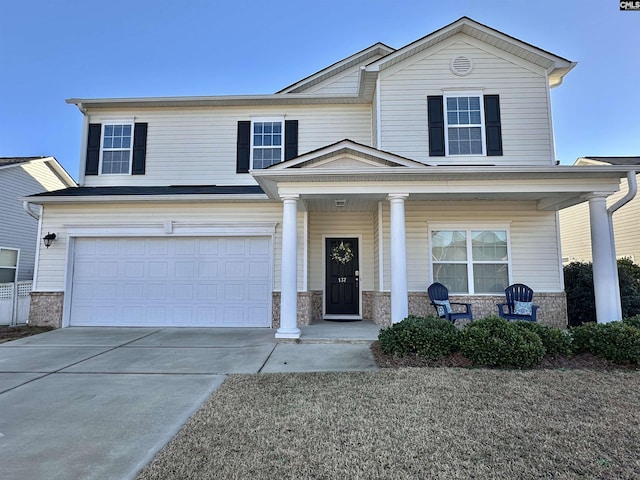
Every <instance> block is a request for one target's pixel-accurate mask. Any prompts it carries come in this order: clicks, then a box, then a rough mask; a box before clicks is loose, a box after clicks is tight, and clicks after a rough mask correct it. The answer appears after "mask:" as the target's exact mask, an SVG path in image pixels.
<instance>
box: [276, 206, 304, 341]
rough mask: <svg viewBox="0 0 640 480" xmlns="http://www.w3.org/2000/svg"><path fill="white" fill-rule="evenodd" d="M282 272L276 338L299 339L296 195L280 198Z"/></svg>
mask: <svg viewBox="0 0 640 480" xmlns="http://www.w3.org/2000/svg"><path fill="white" fill-rule="evenodd" d="M282 201H283V203H284V205H283V208H282V271H281V273H280V285H281V287H280V328H278V331H277V332H276V338H300V329H299V328H298V325H297V323H298V322H297V317H298V278H297V258H298V255H297V251H298V225H297V216H298V195H287V196H284V197H282Z"/></svg>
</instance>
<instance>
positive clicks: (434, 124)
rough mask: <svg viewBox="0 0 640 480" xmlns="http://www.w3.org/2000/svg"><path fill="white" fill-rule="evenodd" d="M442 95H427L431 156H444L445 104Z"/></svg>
mask: <svg viewBox="0 0 640 480" xmlns="http://www.w3.org/2000/svg"><path fill="white" fill-rule="evenodd" d="M442 100H443V98H442V96H441V95H429V96H428V97H427V115H428V121H429V156H430V157H444V155H445V149H444V106H443V104H442Z"/></svg>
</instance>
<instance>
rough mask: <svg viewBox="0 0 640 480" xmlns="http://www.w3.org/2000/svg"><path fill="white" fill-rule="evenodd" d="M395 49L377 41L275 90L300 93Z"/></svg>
mask: <svg viewBox="0 0 640 480" xmlns="http://www.w3.org/2000/svg"><path fill="white" fill-rule="evenodd" d="M394 51H395V49H393V48H391V47H389V46H388V45H385V44H384V43H381V42H378V43H375V44H373V45H371V46H370V47H367V48H365V49H364V50H360V51H359V52H357V53H354V54H353V55H351V56H349V57H347V58H344V59H342V60H339V61H337V62H336V63H334V64H332V65H329V66H328V67H326V68H323V69H322V70H320V71H319V72H316V73H313V74H311V75H309V76H308V77H305V78H303V79H302V80H300V81H298V82H296V83H293V84H291V85H289V86H288V87H285V88H283V89H282V90H279V91H277V92H276V93H300V92H301V91H304V90H305V89H307V88H309V87H312V86H314V85H317V84H318V83H320V82H323V81H324V80H326V79H328V78H331V77H333V76H335V75H338V74H339V73H341V72H343V71H345V70H347V69H349V68H351V67H354V66H357V65H362V66H364V65H367V64H368V63H371V59H372V58H373V57H377V56H380V55H382V56H385V55H388V54H389V53H391V52H394Z"/></svg>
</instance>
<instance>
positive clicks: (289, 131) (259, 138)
mask: <svg viewBox="0 0 640 480" xmlns="http://www.w3.org/2000/svg"><path fill="white" fill-rule="evenodd" d="M297 156H298V120H285V119H284V117H254V118H253V119H252V120H240V121H238V138H237V150H236V173H249V172H250V170H252V169H255V170H258V169H262V168H267V167H270V166H271V165H275V164H276V163H280V162H284V161H287V160H291V159H292V158H295V157H297Z"/></svg>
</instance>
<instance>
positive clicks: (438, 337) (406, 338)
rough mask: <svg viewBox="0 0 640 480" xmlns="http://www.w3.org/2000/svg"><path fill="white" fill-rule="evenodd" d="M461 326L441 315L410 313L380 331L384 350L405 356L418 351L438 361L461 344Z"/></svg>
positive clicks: (419, 353) (379, 337) (423, 355)
mask: <svg viewBox="0 0 640 480" xmlns="http://www.w3.org/2000/svg"><path fill="white" fill-rule="evenodd" d="M459 335H460V333H459V332H458V329H457V328H456V327H455V326H454V325H453V324H452V323H451V322H449V321H448V320H445V319H443V318H437V317H415V316H410V317H408V318H405V319H404V320H402V321H401V322H398V323H396V324H394V325H392V326H390V327H388V328H385V329H382V330H381V331H380V333H379V334H378V340H379V341H380V348H381V349H382V351H383V352H384V353H388V354H395V355H398V356H400V357H403V356H405V355H407V354H409V353H417V354H418V355H420V356H422V357H424V358H426V359H427V360H436V359H438V358H440V357H442V356H444V355H447V354H449V353H451V352H453V351H455V350H456V349H457V347H458V338H459Z"/></svg>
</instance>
